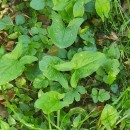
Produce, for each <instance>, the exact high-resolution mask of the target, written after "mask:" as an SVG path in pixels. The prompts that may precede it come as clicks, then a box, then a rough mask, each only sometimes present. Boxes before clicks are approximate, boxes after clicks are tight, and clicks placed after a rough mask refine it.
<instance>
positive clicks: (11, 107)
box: [1, 86, 43, 130]
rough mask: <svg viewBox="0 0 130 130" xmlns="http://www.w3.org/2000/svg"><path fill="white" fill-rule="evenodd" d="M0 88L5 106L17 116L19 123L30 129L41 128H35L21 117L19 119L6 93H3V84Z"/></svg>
mask: <svg viewBox="0 0 130 130" xmlns="http://www.w3.org/2000/svg"><path fill="white" fill-rule="evenodd" d="M1 90H2V95H3V96H4V99H5V101H6V103H7V107H8V108H10V110H11V111H12V112H13V113H14V115H15V116H16V118H17V120H18V121H19V122H20V123H21V124H23V125H24V126H26V127H27V128H30V129H32V130H43V129H41V128H36V127H34V126H33V124H29V123H27V122H25V121H24V120H23V119H21V117H20V116H19V114H18V113H17V112H16V111H15V110H14V108H13V106H12V105H11V104H10V102H9V100H8V98H7V96H6V93H5V90H4V88H3V86H1Z"/></svg>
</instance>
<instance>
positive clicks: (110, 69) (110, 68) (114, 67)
mask: <svg viewBox="0 0 130 130" xmlns="http://www.w3.org/2000/svg"><path fill="white" fill-rule="evenodd" d="M119 66H120V63H119V61H118V60H117V59H109V60H107V62H106V63H105V64H104V66H103V67H104V69H105V71H106V72H107V74H108V75H105V76H104V77H103V81H104V82H105V83H107V84H112V83H113V81H114V80H115V79H116V76H117V75H118V73H119V72H120V69H119Z"/></svg>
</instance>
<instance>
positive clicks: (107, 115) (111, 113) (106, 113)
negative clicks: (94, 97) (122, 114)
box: [100, 104, 119, 130]
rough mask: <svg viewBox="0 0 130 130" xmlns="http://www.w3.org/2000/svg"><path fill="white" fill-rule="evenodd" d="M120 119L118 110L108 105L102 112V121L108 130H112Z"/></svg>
mask: <svg viewBox="0 0 130 130" xmlns="http://www.w3.org/2000/svg"><path fill="white" fill-rule="evenodd" d="M118 117H119V116H118V112H117V110H116V109H115V108H114V107H113V106H111V105H109V104H107V105H106V106H105V107H104V109H103V111H102V114H101V117H100V121H101V124H103V125H104V126H105V128H106V129H107V130H111V129H113V126H114V125H115V124H116V121H117V119H118Z"/></svg>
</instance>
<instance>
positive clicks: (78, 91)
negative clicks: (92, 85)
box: [64, 86, 86, 105]
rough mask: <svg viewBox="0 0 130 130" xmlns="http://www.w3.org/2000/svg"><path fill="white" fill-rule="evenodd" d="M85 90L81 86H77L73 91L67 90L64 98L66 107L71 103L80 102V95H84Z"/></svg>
mask: <svg viewBox="0 0 130 130" xmlns="http://www.w3.org/2000/svg"><path fill="white" fill-rule="evenodd" d="M85 93H86V90H85V88H84V87H83V86H77V87H76V88H75V89H71V90H69V91H68V92H67V93H66V94H65V97H64V102H65V103H66V105H69V104H72V103H73V101H74V100H75V101H77V102H78V101H80V94H85ZM70 95H71V96H70Z"/></svg>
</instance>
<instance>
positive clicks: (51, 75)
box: [39, 56, 68, 89]
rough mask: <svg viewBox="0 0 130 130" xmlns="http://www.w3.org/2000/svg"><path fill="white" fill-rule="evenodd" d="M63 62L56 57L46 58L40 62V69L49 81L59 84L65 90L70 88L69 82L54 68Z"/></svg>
mask: <svg viewBox="0 0 130 130" xmlns="http://www.w3.org/2000/svg"><path fill="white" fill-rule="evenodd" d="M60 62H63V61H62V60H61V59H60V58H58V57H55V56H44V57H43V58H42V60H41V61H40V62H39V68H40V70H41V71H42V72H43V75H44V76H45V77H47V78H48V79H49V80H52V81H57V82H59V83H60V84H61V85H62V86H63V87H64V88H66V89H67V88H68V82H67V80H66V79H65V77H64V75H63V74H62V73H60V72H59V71H57V70H56V69H55V68H54V67H53V66H54V65H55V64H58V63H60Z"/></svg>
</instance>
